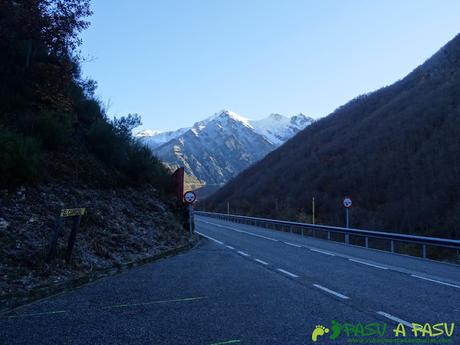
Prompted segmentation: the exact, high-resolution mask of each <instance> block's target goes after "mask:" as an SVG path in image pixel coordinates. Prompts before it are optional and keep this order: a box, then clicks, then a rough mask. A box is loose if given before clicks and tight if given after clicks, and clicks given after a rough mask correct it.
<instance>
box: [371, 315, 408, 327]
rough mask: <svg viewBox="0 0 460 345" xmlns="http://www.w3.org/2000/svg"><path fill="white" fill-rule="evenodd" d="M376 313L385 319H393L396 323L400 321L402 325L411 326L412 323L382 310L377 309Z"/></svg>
mask: <svg viewBox="0 0 460 345" xmlns="http://www.w3.org/2000/svg"><path fill="white" fill-rule="evenodd" d="M377 314H379V315H382V316H385V317H386V318H387V319H390V320H393V321H395V322H397V323H402V324H403V325H406V326H407V327H410V328H413V327H412V324H411V323H410V322H407V321H404V320H402V319H400V318H399V317H396V316H393V315H391V314H388V313H385V312H383V311H378V312H377Z"/></svg>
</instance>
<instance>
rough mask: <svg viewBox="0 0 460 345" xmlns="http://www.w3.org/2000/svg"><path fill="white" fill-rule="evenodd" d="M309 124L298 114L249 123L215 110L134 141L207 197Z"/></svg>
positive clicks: (228, 113)
mask: <svg viewBox="0 0 460 345" xmlns="http://www.w3.org/2000/svg"><path fill="white" fill-rule="evenodd" d="M313 122H314V120H313V119H312V118H311V117H307V116H305V115H303V114H298V115H295V116H292V117H290V118H289V117H285V116H283V115H280V114H271V115H270V116H268V117H267V118H265V119H262V120H255V121H254V120H249V119H247V118H245V117H243V116H240V115H238V114H236V113H234V112H231V111H227V110H224V111H221V112H219V113H216V114H214V115H213V116H211V117H208V118H206V119H205V120H203V121H199V122H197V123H195V124H194V125H193V126H192V127H189V128H181V129H178V130H176V131H169V132H157V131H154V130H144V131H141V132H139V133H137V135H136V137H137V138H138V140H140V141H141V142H143V143H144V144H146V145H147V146H148V147H150V149H151V150H152V151H153V152H154V153H155V154H156V155H157V156H158V157H159V158H160V159H161V160H162V161H163V162H165V163H166V164H167V165H168V166H170V167H171V168H172V169H174V168H176V167H179V166H183V167H185V171H186V173H187V175H189V176H188V178H187V181H188V182H189V186H190V187H191V188H192V189H200V188H201V193H202V195H204V194H209V193H210V192H212V191H213V190H215V189H217V188H219V187H220V186H222V185H223V184H225V183H226V182H227V181H229V180H230V179H232V178H233V177H235V176H236V175H238V173H240V172H241V171H243V170H244V169H246V168H248V167H249V166H251V165H252V164H254V163H255V162H257V161H259V160H260V159H262V158H263V157H265V156H266V155H267V154H268V153H269V152H271V151H273V150H274V149H276V148H277V147H279V146H280V145H281V144H283V143H285V142H286V141H287V140H289V139H290V138H292V137H293V136H294V135H295V134H297V133H298V132H299V131H301V130H302V129H304V128H305V127H307V126H309V125H310V124H312V123H313Z"/></svg>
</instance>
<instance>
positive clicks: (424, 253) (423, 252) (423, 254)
mask: <svg viewBox="0 0 460 345" xmlns="http://www.w3.org/2000/svg"><path fill="white" fill-rule="evenodd" d="M422 258H424V259H426V244H423V245H422Z"/></svg>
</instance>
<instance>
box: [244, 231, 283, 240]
mask: <svg viewBox="0 0 460 345" xmlns="http://www.w3.org/2000/svg"><path fill="white" fill-rule="evenodd" d="M241 232H243V233H245V234H248V235H251V236H256V237H260V238H265V239H266V240H270V241H273V242H278V240H277V239H275V238H271V237H267V236H262V235H257V234H253V233H252V232H247V231H241Z"/></svg>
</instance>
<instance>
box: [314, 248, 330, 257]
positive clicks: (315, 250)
mask: <svg viewBox="0 0 460 345" xmlns="http://www.w3.org/2000/svg"><path fill="white" fill-rule="evenodd" d="M308 249H310V250H311V251H312V252H317V253H321V254H326V255H330V256H335V254H334V253H329V252H325V251H322V250H320V249H315V248H308Z"/></svg>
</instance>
